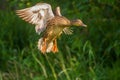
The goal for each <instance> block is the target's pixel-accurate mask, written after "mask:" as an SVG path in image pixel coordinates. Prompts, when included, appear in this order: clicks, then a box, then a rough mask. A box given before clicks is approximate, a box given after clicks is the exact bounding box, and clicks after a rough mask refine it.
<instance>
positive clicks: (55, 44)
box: [52, 39, 58, 53]
mask: <svg viewBox="0 0 120 80" xmlns="http://www.w3.org/2000/svg"><path fill="white" fill-rule="evenodd" d="M52 52H54V53H56V52H58V48H57V40H56V39H55V40H54V41H53V47H52Z"/></svg>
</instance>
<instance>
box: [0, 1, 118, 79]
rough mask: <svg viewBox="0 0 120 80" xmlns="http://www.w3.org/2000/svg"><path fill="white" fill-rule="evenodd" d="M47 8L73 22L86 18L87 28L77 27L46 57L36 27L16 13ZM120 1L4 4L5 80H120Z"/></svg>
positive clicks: (0, 62)
mask: <svg viewBox="0 0 120 80" xmlns="http://www.w3.org/2000/svg"><path fill="white" fill-rule="evenodd" d="M37 2H47V3H50V4H51V5H52V8H53V9H55V7H56V6H58V5H59V6H60V7H61V13H62V15H63V16H66V17H67V18H68V19H75V18H80V19H82V20H83V22H84V23H85V24H87V26H88V27H87V28H78V27H72V29H73V31H74V33H73V34H72V35H65V34H62V35H61V37H59V39H58V47H59V52H58V53H56V54H53V53H48V54H46V55H43V54H41V53H40V52H39V51H38V49H37V41H38V39H39V38H40V36H39V35H37V34H36V33H35V29H34V25H31V24H28V23H26V22H25V21H22V20H21V19H20V18H18V16H17V15H16V14H15V10H17V9H22V8H26V7H30V6H33V5H35V4H36V3H37ZM119 4H120V1H119V0H49V1H48V0H44V1H43V0H1V1H0V80H120V6H119Z"/></svg>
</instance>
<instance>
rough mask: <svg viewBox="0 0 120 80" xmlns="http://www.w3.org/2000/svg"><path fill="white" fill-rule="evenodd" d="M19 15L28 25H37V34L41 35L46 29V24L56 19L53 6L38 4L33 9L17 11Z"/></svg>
mask: <svg viewBox="0 0 120 80" xmlns="http://www.w3.org/2000/svg"><path fill="white" fill-rule="evenodd" d="M16 13H17V15H18V16H19V17H20V18H22V19H23V20H25V21H26V22H28V23H31V24H35V25H36V27H37V28H35V29H39V30H36V32H37V33H39V34H40V33H41V32H42V31H43V30H40V29H45V28H46V22H47V21H48V20H50V19H52V18H53V17H54V14H53V12H52V9H51V5H50V4H47V3H38V4H36V5H35V6H33V7H29V8H25V9H21V10H16Z"/></svg>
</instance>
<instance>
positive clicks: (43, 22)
mask: <svg viewBox="0 0 120 80" xmlns="http://www.w3.org/2000/svg"><path fill="white" fill-rule="evenodd" d="M16 14H17V15H18V16H19V17H20V18H21V19H22V20H24V21H26V22H28V23H31V24H34V25H35V31H36V33H37V34H39V35H41V33H43V34H42V36H41V37H40V39H39V40H38V49H39V50H40V51H41V53H43V54H46V53H49V52H52V53H57V52H58V51H59V50H58V46H57V39H58V37H59V36H60V35H61V34H62V33H65V34H72V33H73V31H72V30H71V29H70V27H71V26H75V27H81V26H82V27H87V25H85V24H84V23H83V22H82V20H81V19H75V20H69V19H68V18H66V17H64V16H62V15H61V11H60V7H59V6H58V7H56V8H55V10H54V11H52V7H51V5H50V4H48V3H37V4H36V5H34V6H32V7H28V8H25V9H20V10H16Z"/></svg>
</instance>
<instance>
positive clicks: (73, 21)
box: [71, 19, 87, 27]
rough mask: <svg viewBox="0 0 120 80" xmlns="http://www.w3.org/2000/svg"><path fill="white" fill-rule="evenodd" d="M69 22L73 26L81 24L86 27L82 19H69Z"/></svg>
mask: <svg viewBox="0 0 120 80" xmlns="http://www.w3.org/2000/svg"><path fill="white" fill-rule="evenodd" d="M71 24H72V25H73V26H83V27H87V25H85V24H84V23H83V22H82V20H80V19H76V20H72V21H71Z"/></svg>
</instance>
